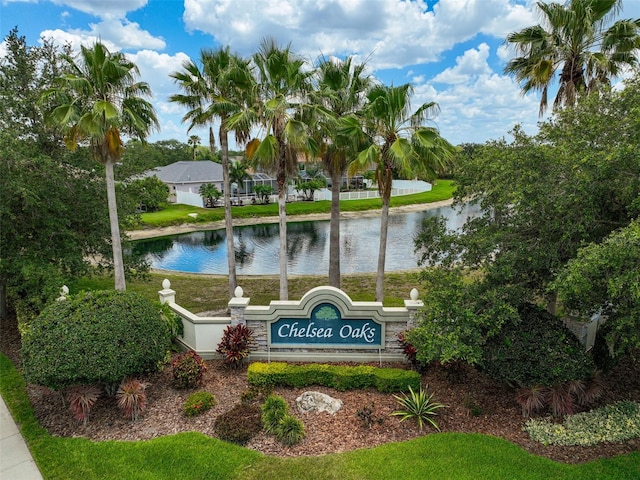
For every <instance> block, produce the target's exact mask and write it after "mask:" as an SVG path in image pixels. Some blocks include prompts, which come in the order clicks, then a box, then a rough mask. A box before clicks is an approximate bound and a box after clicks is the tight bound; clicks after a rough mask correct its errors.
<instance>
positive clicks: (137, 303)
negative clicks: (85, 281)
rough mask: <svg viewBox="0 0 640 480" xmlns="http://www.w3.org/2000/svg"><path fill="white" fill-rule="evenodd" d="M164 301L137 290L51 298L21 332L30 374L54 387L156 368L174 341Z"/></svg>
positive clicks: (26, 371) (109, 381)
mask: <svg viewBox="0 0 640 480" xmlns="http://www.w3.org/2000/svg"><path fill="white" fill-rule="evenodd" d="M170 341H171V338H170V334H169V329H168V328H167V324H166V322H165V321H164V320H163V319H162V317H161V315H160V307H159V306H158V305H156V304H154V303H152V302H150V301H149V300H146V299H144V298H143V297H141V296H140V295H138V294H136V293H133V292H117V291H97V292H88V293H82V294H78V295H72V296H70V297H68V298H67V300H64V301H57V302H54V303H52V304H50V305H49V306H48V307H46V308H45V310H44V311H43V312H42V314H41V315H40V316H39V317H38V318H36V319H35V320H34V321H33V322H31V323H30V324H29V325H27V326H25V328H24V331H23V332H22V359H23V368H24V374H25V378H26V379H27V380H28V381H29V382H31V383H36V384H39V385H45V386H47V387H49V388H52V389H54V390H57V389H60V388H64V387H66V386H70V385H74V384H94V383H104V384H114V383H115V384H117V383H119V382H120V381H121V380H122V379H123V378H125V377H127V376H130V375H134V374H138V373H143V372H148V371H153V370H155V367H156V364H157V363H158V361H160V360H162V359H163V358H164V356H165V353H166V351H167V350H168V349H169V346H170Z"/></svg>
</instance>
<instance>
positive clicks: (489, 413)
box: [0, 323, 640, 463]
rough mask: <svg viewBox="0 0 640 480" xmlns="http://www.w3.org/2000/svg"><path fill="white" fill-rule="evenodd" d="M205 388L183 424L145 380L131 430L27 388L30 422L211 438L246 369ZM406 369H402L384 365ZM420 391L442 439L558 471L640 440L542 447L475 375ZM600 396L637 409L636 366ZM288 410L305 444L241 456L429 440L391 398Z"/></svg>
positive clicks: (163, 387)
mask: <svg viewBox="0 0 640 480" xmlns="http://www.w3.org/2000/svg"><path fill="white" fill-rule="evenodd" d="M12 327H15V326H12V325H10V324H9V325H8V324H6V323H5V324H3V325H2V338H1V341H0V348H1V349H2V352H3V353H4V354H5V355H7V356H9V358H11V359H12V361H13V362H14V363H15V364H17V365H19V361H20V359H19V335H18V334H17V332H16V331H15V328H12ZM206 363H207V367H208V369H207V372H206V373H205V376H204V384H203V386H202V387H200V388H199V389H198V390H206V391H209V392H211V393H213V394H214V396H215V398H216V401H217V403H216V405H215V406H214V407H213V408H212V409H211V410H209V411H208V412H205V413H204V414H202V415H199V416H196V417H191V418H189V417H187V416H185V415H184V413H183V412H182V409H183V406H184V403H185V401H186V399H187V397H188V396H189V394H191V393H193V391H194V390H176V389H175V388H174V387H173V386H172V372H171V367H167V368H165V370H164V371H162V372H159V373H156V374H154V375H151V376H149V377H148V378H145V379H144V380H145V381H147V382H149V383H150V384H151V385H150V386H149V387H148V389H147V398H148V407H147V409H146V410H145V412H144V414H143V415H142V416H141V418H140V419H139V420H138V421H137V422H132V421H130V420H128V419H126V418H124V417H123V415H122V412H121V410H119V409H118V408H117V406H116V402H115V399H114V398H110V397H107V396H106V395H102V396H101V397H100V399H99V400H98V402H97V403H96V405H95V406H94V408H93V409H92V411H91V414H90V417H89V421H88V423H87V424H86V425H83V424H82V423H81V422H78V421H76V420H75V419H74V418H73V415H72V413H71V411H70V409H69V407H68V405H67V406H64V405H63V403H62V401H61V397H60V394H59V393H57V392H52V391H50V390H49V389H47V388H44V387H39V386H35V385H29V386H28V387H27V393H28V395H29V398H30V399H31V402H32V404H33V407H34V410H35V414H36V417H37V418H38V420H39V422H40V423H41V425H42V426H43V427H45V428H46V429H47V430H48V431H49V432H50V433H51V434H52V435H57V436H65V437H85V438H89V439H92V440H142V439H151V438H156V437H159V436H163V435H170V434H174V433H178V432H187V431H198V432H201V433H203V434H205V435H209V436H212V437H215V436H216V433H215V429H214V421H215V418H216V417H217V416H218V415H220V414H221V413H223V412H225V411H227V410H230V409H231V408H232V407H233V406H234V405H235V404H236V403H238V402H239V401H240V398H241V395H242V393H243V392H245V391H246V390H247V389H248V383H247V376H246V369H245V370H238V371H233V370H228V369H226V368H224V367H223V365H222V364H221V362H219V361H208V362H206ZM385 366H395V367H400V368H407V366H406V365H404V364H402V365H385ZM423 384H425V385H428V390H429V391H430V392H434V394H435V395H434V400H436V401H438V402H440V403H443V404H445V405H447V408H444V409H441V410H440V411H439V415H438V416H437V417H436V421H437V423H438V425H439V427H440V430H441V431H442V432H476V433H483V434H487V435H493V436H496V437H501V438H504V439H507V440H509V441H510V442H513V443H515V444H517V445H520V446H521V447H522V448H524V449H526V450H527V451H529V452H531V453H534V454H536V455H540V456H544V457H547V458H550V459H553V460H556V461H560V462H565V463H582V462H587V461H590V460H594V459H597V458H605V457H613V456H616V455H621V454H625V453H629V452H632V451H638V450H640V440H639V439H634V440H629V441H626V442H620V443H606V444H599V445H597V446H593V447H555V446H544V445H542V444H539V443H536V442H533V441H531V440H530V439H529V437H528V435H527V433H526V432H524V431H523V430H522V427H523V425H524V423H525V419H524V418H523V417H522V415H521V410H520V407H519V406H518V405H517V403H516V402H515V400H514V391H513V390H512V389H510V388H507V387H505V386H503V385H500V384H497V383H496V382H494V381H492V380H491V379H489V378H488V377H486V376H485V375H483V374H482V373H480V372H478V371H476V370H475V369H472V368H469V367H464V368H461V369H459V370H457V371H454V372H452V371H450V370H447V369H443V368H441V367H433V368H431V369H430V370H429V371H428V372H426V373H425V374H424V375H423ZM605 385H606V394H605V397H604V398H603V399H601V401H600V403H601V404H604V403H609V402H612V401H616V400H621V399H629V400H635V401H640V365H639V364H638V362H632V361H630V360H625V361H623V362H621V363H620V364H619V365H618V367H616V368H615V369H614V370H613V371H612V372H610V373H609V374H608V375H606V377H605ZM307 390H315V391H320V392H323V393H326V394H329V395H331V396H332V397H335V398H339V399H341V400H342V401H343V407H342V409H341V410H340V411H339V412H337V413H336V414H335V415H329V414H327V413H319V414H318V413H316V414H312V413H307V414H302V413H300V412H299V411H297V408H296V406H295V399H296V397H298V396H299V395H301V394H302V393H303V392H304V391H307ZM275 393H277V394H279V395H282V396H283V397H284V398H285V399H286V400H287V403H288V404H289V409H290V412H292V413H293V414H295V415H296V416H297V417H298V418H300V419H301V420H302V421H303V423H304V426H305V431H306V437H305V438H304V440H303V441H302V442H300V443H299V444H298V445H295V446H292V447H285V446H283V445H281V444H280V443H279V442H278V441H277V440H276V439H275V438H274V437H273V436H272V435H267V434H264V433H260V434H258V435H257V436H256V437H254V438H253V439H252V440H251V441H250V442H249V444H248V445H247V447H248V448H251V449H253V450H257V451H260V452H262V453H264V454H267V455H276V456H302V455H322V454H327V453H334V452H344V451H348V450H353V449H358V448H370V447H374V446H376V445H381V444H384V443H388V442H397V441H404V440H409V439H412V438H415V437H418V436H420V435H427V434H433V433H434V432H435V430H434V429H433V428H432V427H431V426H426V427H425V428H424V430H423V431H422V432H421V431H420V430H419V429H418V426H417V424H416V422H414V421H411V420H407V421H405V422H400V420H399V418H398V417H392V416H390V414H391V413H392V412H393V411H394V410H397V409H398V404H397V402H396V400H395V399H394V398H393V396H392V395H391V394H383V393H379V392H377V391H375V390H372V389H368V390H364V391H348V392H339V391H335V390H333V389H330V388H324V387H312V388H307V389H294V388H277V389H275ZM364 407H370V408H371V409H372V413H371V419H372V420H373V424H372V425H371V426H370V427H369V426H367V425H365V422H363V420H362V419H361V418H360V417H359V416H358V412H359V411H361V410H362V409H363V408H364Z"/></svg>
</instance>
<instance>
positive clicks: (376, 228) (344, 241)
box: [134, 206, 479, 275]
mask: <svg viewBox="0 0 640 480" xmlns="http://www.w3.org/2000/svg"><path fill="white" fill-rule="evenodd" d="M478 212H479V208H478V207H476V206H466V207H464V208H463V210H462V211H460V212H458V211H456V210H454V209H452V208H451V207H441V208H436V209H430V210H425V211H422V212H412V213H399V214H393V215H391V216H390V217H389V234H388V235H389V237H388V240H387V259H386V268H385V270H386V271H388V272H391V271H398V270H408V269H413V268H416V267H417V266H418V265H417V258H418V257H417V255H416V254H415V253H414V238H415V236H416V235H417V234H418V232H419V231H420V226H421V224H422V220H424V219H425V218H428V217H430V216H433V215H443V216H445V218H446V219H447V224H448V226H449V228H451V229H458V228H460V227H461V226H462V225H463V224H464V222H465V221H466V219H467V218H468V217H469V216H474V215H477V213H478ZM278 231H279V227H278V224H277V223H272V224H261V225H253V226H244V227H236V228H234V245H235V254H236V268H237V273H238V275H276V274H278V271H279V263H278V249H279V238H278ZM379 234H380V218H379V217H378V216H375V217H362V218H355V219H344V220H342V221H341V223H340V242H341V258H340V263H341V265H340V266H341V271H342V273H345V274H347V273H366V272H375V271H376V266H377V260H378V247H379V241H378V238H379ZM134 251H135V253H137V254H140V255H145V256H146V257H147V259H148V260H149V261H150V262H151V266H152V268H158V269H165V270H176V271H182V272H193V273H209V274H223V275H226V274H227V273H228V266H227V243H226V241H225V234H224V230H208V231H204V232H193V233H187V234H182V235H174V236H170V237H162V238H155V239H149V240H140V241H137V242H135V246H134ZM287 255H288V261H289V263H288V273H289V274H292V275H323V274H326V273H327V272H328V270H329V221H328V220H325V221H315V222H295V223H289V224H288V225H287Z"/></svg>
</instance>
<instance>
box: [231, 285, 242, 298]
mask: <svg viewBox="0 0 640 480" xmlns="http://www.w3.org/2000/svg"><path fill="white" fill-rule="evenodd" d="M233 294H234V295H235V296H236V298H242V295H244V290H242V287H241V286H240V285H238V286H237V287H236V289H235V290H234V291H233Z"/></svg>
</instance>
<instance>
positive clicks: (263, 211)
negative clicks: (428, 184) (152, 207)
mask: <svg viewBox="0 0 640 480" xmlns="http://www.w3.org/2000/svg"><path fill="white" fill-rule="evenodd" d="M454 190H455V186H454V183H453V180H438V182H437V183H435V184H434V185H433V188H432V190H431V191H429V192H422V193H415V194H412V195H401V196H398V197H392V198H391V203H390V205H391V207H401V206H404V205H414V204H419V203H433V202H438V201H442V200H448V199H450V198H451V197H452V196H453V192H454ZM379 208H382V202H381V200H380V199H379V198H371V199H364V200H342V201H341V202H340V211H341V212H360V211H364V210H374V209H379ZM330 212H331V202H330V201H328V200H323V201H318V202H291V203H288V204H287V215H309V214H314V213H330ZM190 214H197V216H195V218H194V217H192V216H190ZM231 215H232V216H233V218H260V217H277V216H278V205H277V204H276V203H271V204H268V205H246V206H242V207H232V208H231ZM140 218H141V222H140V224H139V225H138V228H145V227H154V228H159V227H169V226H172V225H180V224H183V223H196V224H197V223H209V222H218V221H222V220H224V208H222V207H218V208H213V209H212V208H200V207H193V206H190V205H184V204H170V205H168V206H167V207H166V208H164V209H162V210H160V211H158V212H150V213H143V214H141V215H140Z"/></svg>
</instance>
